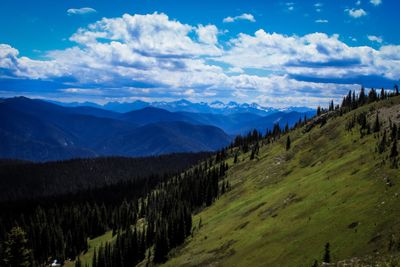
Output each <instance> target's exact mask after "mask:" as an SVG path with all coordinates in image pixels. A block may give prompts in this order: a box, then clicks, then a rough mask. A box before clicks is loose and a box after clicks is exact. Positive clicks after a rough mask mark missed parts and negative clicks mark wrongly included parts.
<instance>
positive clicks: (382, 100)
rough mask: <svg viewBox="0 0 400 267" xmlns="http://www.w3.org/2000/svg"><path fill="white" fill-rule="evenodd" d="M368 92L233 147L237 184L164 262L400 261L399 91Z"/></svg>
mask: <svg viewBox="0 0 400 267" xmlns="http://www.w3.org/2000/svg"><path fill="white" fill-rule="evenodd" d="M366 94H367V92H365V93H364V91H362V92H361V93H360V94H353V93H351V92H350V93H349V95H348V96H347V97H345V98H344V100H343V103H342V105H341V108H337V107H335V106H334V105H331V106H330V108H329V110H322V109H319V116H318V117H316V118H314V119H313V120H311V121H309V122H307V123H306V125H304V126H301V127H298V128H296V129H294V130H291V131H290V132H287V133H285V132H282V133H278V131H276V132H277V133H278V134H277V135H274V136H272V137H271V138H268V139H261V140H259V141H257V142H253V143H252V144H251V145H250V146H249V147H248V148H246V150H247V151H248V152H247V153H245V151H246V150H243V149H242V148H241V147H243V146H241V147H233V148H232V150H231V152H230V153H231V154H234V155H237V156H234V157H232V158H230V159H229V160H227V162H228V164H229V165H230V166H231V167H230V169H229V171H228V173H227V180H228V181H229V183H230V185H231V190H230V191H229V192H227V193H226V194H225V195H223V196H221V197H220V198H219V199H218V201H216V203H215V204H214V205H212V206H211V207H208V208H206V209H204V210H203V211H201V212H200V213H198V214H197V215H196V216H195V217H194V219H193V225H194V226H195V227H194V229H193V236H192V237H190V238H189V239H188V240H187V242H186V243H185V245H183V246H181V247H180V248H179V249H176V250H174V251H173V252H171V253H170V259H169V260H168V261H167V262H166V264H165V266H322V265H323V262H325V263H324V264H325V265H323V266H399V264H400V260H399V259H400V258H399V252H400V206H399V194H400V174H399V169H398V167H399V166H398V164H399V161H398V149H399V148H398V146H397V144H398V140H399V134H398V127H399V124H400V97H399V96H395V97H391V98H387V94H385V92H383V91H382V93H381V94H378V93H376V92H375V90H374V91H371V92H369V94H368V95H366ZM394 95H398V91H397V90H396V91H395V93H394ZM251 148H253V149H251ZM254 148H256V149H254ZM253 151H254V152H253ZM235 162H236V163H235ZM329 264H331V265H329Z"/></svg>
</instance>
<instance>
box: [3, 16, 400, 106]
mask: <svg viewBox="0 0 400 267" xmlns="http://www.w3.org/2000/svg"><path fill="white" fill-rule="evenodd" d="M219 32H220V31H219V30H218V28H217V27H216V26H215V25H196V26H193V25H188V24H183V23H181V22H179V21H176V20H173V19H170V18H169V17H168V16H167V15H165V14H157V13H154V14H148V15H128V14H125V15H123V16H121V17H118V18H104V19H102V20H99V21H97V22H95V23H93V24H91V25H89V26H87V27H84V28H80V29H78V30H77V31H76V33H75V34H73V35H72V36H71V38H70V40H71V41H73V42H75V43H76V45H74V46H72V47H70V48H67V49H63V50H55V51H49V52H48V53H47V54H46V58H47V59H46V60H33V59H30V58H27V57H24V56H21V55H20V54H19V52H18V50H17V49H16V48H13V47H11V46H10V45H5V44H3V45H1V44H0V77H2V78H5V79H7V78H12V79H31V80H32V79H37V80H46V81H53V80H57V81H60V80H63V81H66V82H64V87H63V88H60V89H59V90H60V91H59V92H60V93H62V94H63V96H64V97H66V96H68V95H71V96H73V97H75V98H77V97H78V96H79V95H84V96H85V97H90V96H92V97H94V98H96V97H97V98H103V99H121V98H124V99H126V98H129V97H135V98H146V97H150V96H151V97H155V98H159V99H160V98H164V99H165V98H169V99H170V98H173V97H182V96H184V97H192V98H195V99H198V100H206V99H210V98H211V97H212V98H218V99H232V98H234V99H236V100H238V101H248V102H252V101H253V100H254V99H257V101H258V102H259V103H260V104H265V105H274V106H277V105H280V106H284V105H298V104H300V103H303V102H305V101H306V100H307V101H308V102H305V103H304V104H305V105H318V104H325V103H327V102H328V101H329V99H339V98H341V96H342V95H343V94H345V93H346V91H347V90H349V89H354V88H356V87H357V85H355V84H353V83H349V82H347V80H346V79H347V78H349V77H350V78H351V77H358V76H368V75H376V76H378V75H379V76H384V77H385V78H387V79H392V80H393V79H394V80H397V79H398V77H399V76H400V56H399V55H400V46H395V45H392V46H381V47H380V48H379V49H374V48H372V47H368V46H361V47H351V46H348V45H347V44H346V43H344V42H342V41H341V40H340V39H339V36H338V35H327V34H324V33H312V34H307V35H304V36H297V35H283V34H279V33H269V32H266V31H265V30H262V29H260V30H258V31H256V32H255V33H254V34H244V33H240V34H239V35H237V36H236V37H235V38H233V39H230V40H228V41H223V42H222V41H221V40H219V38H218V34H219ZM311 78H316V79H322V80H321V81H317V80H314V81H313V80H312V79H311ZM324 79H329V81H325V80H324ZM331 80H335V82H331ZM278 98H279V99H280V101H281V102H275V103H274V102H272V99H273V100H274V101H277V100H276V99H278Z"/></svg>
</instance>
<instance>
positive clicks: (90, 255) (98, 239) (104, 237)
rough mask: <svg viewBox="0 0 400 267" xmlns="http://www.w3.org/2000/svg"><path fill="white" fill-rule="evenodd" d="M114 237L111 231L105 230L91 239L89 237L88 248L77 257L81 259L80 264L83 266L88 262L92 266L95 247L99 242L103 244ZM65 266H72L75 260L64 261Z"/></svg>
mask: <svg viewBox="0 0 400 267" xmlns="http://www.w3.org/2000/svg"><path fill="white" fill-rule="evenodd" d="M113 239H114V237H113V236H112V231H108V232H106V233H105V234H104V235H101V236H98V237H96V238H93V239H89V241H88V243H89V249H88V251H87V252H86V253H82V254H81V255H80V256H79V258H80V260H81V263H82V266H85V264H88V265H89V266H92V258H93V253H94V250H95V249H98V248H99V247H100V245H101V244H103V245H105V244H106V242H110V241H112V240H113ZM64 266H65V267H74V266H75V261H68V262H65V264H64Z"/></svg>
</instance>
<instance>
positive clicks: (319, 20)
mask: <svg viewBox="0 0 400 267" xmlns="http://www.w3.org/2000/svg"><path fill="white" fill-rule="evenodd" d="M328 22H329V21H328V20H327V19H317V20H316V21H315V23H328Z"/></svg>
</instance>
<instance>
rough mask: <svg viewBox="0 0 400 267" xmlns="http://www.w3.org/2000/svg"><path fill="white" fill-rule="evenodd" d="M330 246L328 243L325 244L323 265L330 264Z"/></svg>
mask: <svg viewBox="0 0 400 267" xmlns="http://www.w3.org/2000/svg"><path fill="white" fill-rule="evenodd" d="M329 247H330V245H329V242H328V243H326V244H325V253H324V258H323V262H325V263H330V262H331V252H330V248H329Z"/></svg>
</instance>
